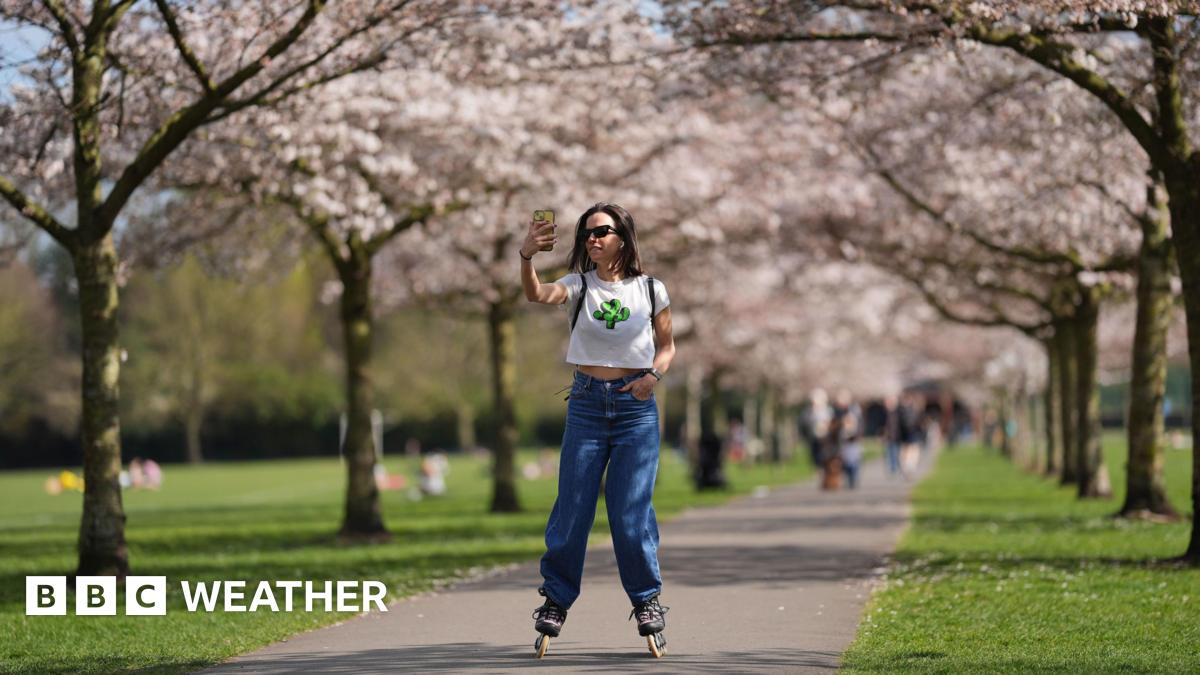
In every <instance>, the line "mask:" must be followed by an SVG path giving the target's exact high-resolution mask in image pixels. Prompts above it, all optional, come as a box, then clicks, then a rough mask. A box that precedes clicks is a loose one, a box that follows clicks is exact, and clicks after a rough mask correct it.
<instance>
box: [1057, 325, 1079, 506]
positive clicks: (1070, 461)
mask: <svg viewBox="0 0 1200 675" xmlns="http://www.w3.org/2000/svg"><path fill="white" fill-rule="evenodd" d="M1054 344H1055V348H1056V349H1057V350H1058V364H1059V368H1058V375H1059V380H1058V382H1059V387H1058V392H1059V411H1060V412H1059V416H1058V417H1059V435H1060V437H1061V438H1062V448H1063V453H1062V459H1063V461H1062V474H1061V475H1060V477H1061V483H1062V484H1063V485H1074V484H1075V482H1076V480H1077V478H1076V476H1077V474H1078V471H1077V466H1078V463H1077V462H1076V459H1077V457H1078V454H1077V453H1076V451H1075V444H1076V440H1075V429H1076V412H1077V410H1076V405H1075V398H1076V387H1075V379H1076V378H1075V365H1076V363H1075V330H1074V324H1073V323H1072V321H1071V319H1059V320H1058V321H1056V322H1055V324H1054Z"/></svg>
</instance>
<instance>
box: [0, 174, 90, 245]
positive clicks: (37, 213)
mask: <svg viewBox="0 0 1200 675" xmlns="http://www.w3.org/2000/svg"><path fill="white" fill-rule="evenodd" d="M0 196H3V197H4V199H5V201H7V202H8V203H9V204H12V206H13V208H15V209H16V210H17V211H18V212H20V214H21V215H23V216H25V218H27V219H28V220H29V221H31V222H32V223H33V224H34V225H37V226H38V227H40V228H42V229H43V230H45V231H46V233H47V234H49V235H50V236H51V237H54V240H55V241H57V242H58V243H60V244H62V245H63V247H64V248H66V249H67V250H68V251H74V250H75V231H74V230H71V229H69V228H67V227H66V226H64V225H63V224H62V223H60V222H58V220H57V219H56V218H55V217H54V216H52V215H50V213H49V212H48V211H46V209H44V208H42V207H41V206H40V205H38V204H35V203H33V202H31V201H29V198H28V197H26V196H25V193H23V192H21V191H20V190H19V189H17V186H15V185H13V184H12V183H11V182H10V181H9V180H8V179H7V178H4V177H0Z"/></svg>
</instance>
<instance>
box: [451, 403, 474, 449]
mask: <svg viewBox="0 0 1200 675" xmlns="http://www.w3.org/2000/svg"><path fill="white" fill-rule="evenodd" d="M454 413H455V414H454V419H455V426H456V429H455V431H456V433H457V436H458V447H460V448H462V449H463V451H464V452H466V451H470V450H471V449H472V448H474V447H475V446H476V441H475V408H474V407H472V406H471V404H470V403H467V402H466V401H459V403H458V405H457V406H456V407H455V411H454Z"/></svg>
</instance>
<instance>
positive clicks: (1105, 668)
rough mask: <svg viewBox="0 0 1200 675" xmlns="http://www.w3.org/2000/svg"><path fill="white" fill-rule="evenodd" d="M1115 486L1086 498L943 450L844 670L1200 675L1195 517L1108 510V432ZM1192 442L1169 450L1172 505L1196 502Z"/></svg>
mask: <svg viewBox="0 0 1200 675" xmlns="http://www.w3.org/2000/svg"><path fill="white" fill-rule="evenodd" d="M1105 456H1106V461H1107V463H1108V468H1109V471H1110V473H1111V476H1112V480H1113V487H1114V490H1115V491H1116V492H1117V495H1116V497H1115V498H1114V499H1112V500H1107V501H1086V502H1081V501H1079V500H1077V499H1076V498H1075V496H1074V492H1073V489H1071V488H1063V487H1059V486H1058V485H1057V483H1056V482H1055V481H1050V480H1047V479H1043V478H1040V477H1038V476H1034V475H1030V474H1027V473H1023V472H1022V471H1020V470H1019V469H1017V468H1015V467H1014V466H1013V465H1012V464H1010V463H1009V462H1007V461H1006V460H1004V459H1002V458H1000V457H999V456H997V455H996V454H995V453H993V452H985V451H984V450H982V449H979V448H968V449H956V450H953V451H948V452H944V453H943V454H942V455H941V457H940V458H939V461H938V465H937V467H936V469H935V470H934V472H933V473H932V475H930V476H929V477H928V478H926V480H925V481H924V482H923V483H922V484H921V485H919V486H918V487H917V489H916V491H915V493H914V498H913V500H914V513H915V520H914V522H913V525H912V527H911V528H910V529H909V531H908V532H907V533H906V534H905V535H904V537H903V539H902V540H901V543H900V547H899V550H898V553H897V557H896V564H895V565H894V568H893V569H892V571H891V572H890V574H889V575H888V578H887V580H886V581H885V583H884V584H883V586H882V587H881V588H880V589H879V590H878V591H877V592H876V593H875V595H874V596H873V597H872V599H871V601H870V603H869V605H868V607H867V613H866V615H865V618H864V620H863V622H862V624H861V625H860V626H859V632H858V636H857V638H856V639H855V642H854V644H853V645H851V648H850V650H849V651H848V652H847V654H846V655H845V658H844V661H843V664H844V666H845V668H846V669H847V670H848V671H851V672H855V671H869V672H922V673H929V672H951V673H967V672H971V673H974V672H1011V673H1034V672H1037V673H1045V672H1078V673H1101V672H1168V673H1184V672H1191V673H1196V672H1200V569H1181V568H1178V567H1176V566H1174V565H1170V564H1166V563H1164V562H1160V561H1161V560H1163V559H1167V558H1170V557H1173V556H1177V555H1179V554H1181V553H1183V551H1184V549H1185V548H1186V547H1187V537H1188V533H1189V531H1190V526H1191V525H1190V523H1186V522H1185V523H1178V524H1168V525H1163V524H1152V523H1143V522H1126V521H1120V520H1114V519H1112V518H1109V517H1108V516H1109V514H1111V513H1113V512H1114V511H1116V510H1117V508H1118V507H1119V506H1120V504H1121V498H1122V496H1123V494H1124V469H1123V466H1124V462H1125V444H1124V441H1123V439H1122V438H1121V437H1120V436H1117V435H1112V436H1107V437H1106V438H1105ZM1190 472H1191V454H1190V451H1179V450H1170V451H1168V454H1167V464H1166V476H1167V482H1168V489H1169V493H1170V496H1171V500H1172V503H1173V504H1174V505H1175V507H1176V508H1178V509H1180V510H1181V511H1183V512H1187V511H1190V504H1191V502H1190V499H1189V481H1190V476H1191V473H1190Z"/></svg>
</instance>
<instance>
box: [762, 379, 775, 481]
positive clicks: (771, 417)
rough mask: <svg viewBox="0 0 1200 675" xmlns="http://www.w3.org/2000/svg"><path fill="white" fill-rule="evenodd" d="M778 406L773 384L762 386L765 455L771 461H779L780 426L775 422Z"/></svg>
mask: <svg viewBox="0 0 1200 675" xmlns="http://www.w3.org/2000/svg"><path fill="white" fill-rule="evenodd" d="M778 412H779V411H778V406H776V403H775V388H774V387H772V386H771V385H769V384H767V385H763V387H762V408H761V412H760V413H759V414H760V416H761V417H760V419H761V420H762V421H761V424H762V435H763V457H764V458H765V459H766V460H767V461H769V462H778V461H779V428H778V426H777V425H776V423H775V418H776V414H777V413H778Z"/></svg>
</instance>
